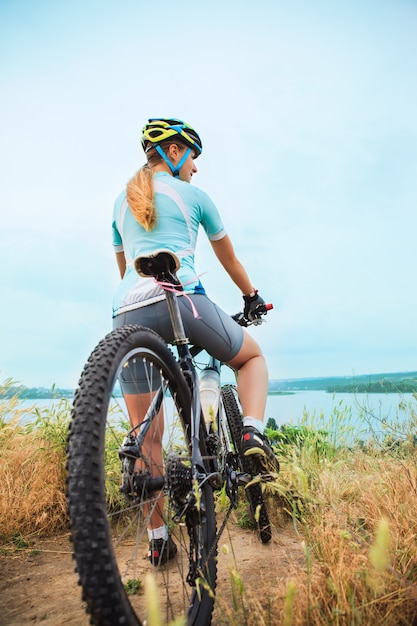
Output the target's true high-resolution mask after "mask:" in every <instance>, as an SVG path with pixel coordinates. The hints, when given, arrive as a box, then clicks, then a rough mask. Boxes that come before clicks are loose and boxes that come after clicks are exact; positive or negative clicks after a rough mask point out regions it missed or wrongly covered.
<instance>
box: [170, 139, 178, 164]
mask: <svg viewBox="0 0 417 626" xmlns="http://www.w3.org/2000/svg"><path fill="white" fill-rule="evenodd" d="M179 156H180V152H179V148H178V146H177V144H176V143H171V144H170V146H169V148H168V157H169V158H170V159H171V161H175V160H176V159H179Z"/></svg>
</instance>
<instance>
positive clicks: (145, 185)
mask: <svg viewBox="0 0 417 626" xmlns="http://www.w3.org/2000/svg"><path fill="white" fill-rule="evenodd" d="M126 198H127V203H128V205H129V207H130V210H131V211H132V215H133V217H134V218H135V220H137V221H138V222H139V224H140V225H141V226H143V228H144V229H145V230H146V231H149V230H152V229H153V228H155V226H156V208H155V200H154V190H153V180H152V169H151V168H150V167H149V166H148V165H147V164H146V165H144V166H143V167H141V168H140V170H138V171H137V172H136V174H135V175H134V176H133V178H131V180H130V181H129V182H128V184H127V189H126Z"/></svg>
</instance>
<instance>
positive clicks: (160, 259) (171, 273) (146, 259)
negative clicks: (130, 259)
mask: <svg viewBox="0 0 417 626" xmlns="http://www.w3.org/2000/svg"><path fill="white" fill-rule="evenodd" d="M134 264H135V270H136V271H137V273H138V274H139V276H143V277H145V278H149V277H150V276H153V277H154V278H155V279H156V280H158V281H161V282H164V281H165V282H168V283H172V284H173V285H177V286H179V285H180V284H181V283H180V281H179V280H178V278H177V270H178V269H179V267H180V260H179V258H178V257H177V255H176V254H174V253H173V252H171V250H157V251H156V252H153V253H152V254H150V255H148V256H138V257H136V259H135V261H134Z"/></svg>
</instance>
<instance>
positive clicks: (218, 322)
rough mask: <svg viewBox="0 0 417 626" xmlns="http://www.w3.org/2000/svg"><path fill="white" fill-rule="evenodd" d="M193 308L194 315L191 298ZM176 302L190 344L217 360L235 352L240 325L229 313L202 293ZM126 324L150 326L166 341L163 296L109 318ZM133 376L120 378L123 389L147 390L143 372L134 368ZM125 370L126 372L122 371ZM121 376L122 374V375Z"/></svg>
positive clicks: (167, 325)
mask: <svg viewBox="0 0 417 626" xmlns="http://www.w3.org/2000/svg"><path fill="white" fill-rule="evenodd" d="M188 298H190V299H191V300H192V303H193V305H194V307H195V310H196V311H197V317H195V316H194V312H193V310H192V306H191V302H190V300H189V299H188ZM178 304H179V307H180V311H181V316H182V321H183V325H184V330H185V333H186V336H187V337H188V339H189V340H190V343H191V345H196V346H199V347H200V348H203V349H204V350H206V351H207V352H208V353H209V354H211V355H212V356H214V357H215V358H216V359H219V361H222V362H223V363H227V362H229V361H231V360H232V359H233V358H234V357H235V356H236V355H237V354H238V352H239V350H240V348H241V347H242V343H243V329H242V327H241V326H239V324H238V323H237V322H235V321H234V320H233V319H232V318H231V317H230V315H228V314H227V313H225V312H224V311H223V310H222V309H220V308H219V307H218V306H217V305H216V304H214V302H212V301H211V300H210V299H209V298H208V297H207V296H206V295H204V294H191V295H189V296H188V297H186V296H179V297H178ZM126 324H139V325H140V326H145V327H147V328H151V329H152V330H154V331H155V332H157V333H158V335H160V336H161V337H162V338H163V339H164V340H165V341H166V342H167V343H172V342H173V341H174V335H173V331H172V325H171V319H170V317H169V312H168V306H167V303H166V301H165V300H161V301H160V302H156V303H155V304H149V305H147V306H142V307H139V308H137V309H133V310H131V311H127V312H126V313H121V314H120V315H117V316H116V317H115V318H114V319H113V328H119V327H120V326H124V325H126ZM136 369H137V371H136V372H135V375H134V378H135V380H134V381H133V380H124V381H123V380H121V384H122V389H123V392H124V393H138V389H139V391H140V392H143V393H144V392H146V391H149V387H148V386H147V382H146V381H145V380H144V378H145V377H144V374H143V376H142V375H141V373H140V371H139V368H136ZM126 373H127V372H126ZM122 378H123V377H122Z"/></svg>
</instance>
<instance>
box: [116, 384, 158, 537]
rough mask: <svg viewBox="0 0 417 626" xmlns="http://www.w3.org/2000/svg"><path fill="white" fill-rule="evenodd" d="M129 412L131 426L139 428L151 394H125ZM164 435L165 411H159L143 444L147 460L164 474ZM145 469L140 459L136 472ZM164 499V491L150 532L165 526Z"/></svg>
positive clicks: (149, 525)
mask: <svg viewBox="0 0 417 626" xmlns="http://www.w3.org/2000/svg"><path fill="white" fill-rule="evenodd" d="M124 399H125V402H126V406H127V410H128V412H129V417H130V424H131V426H132V428H136V427H137V426H139V425H140V424H141V423H142V422H143V420H144V417H145V415H146V411H147V410H148V407H149V405H150V403H151V401H152V394H151V393H139V394H124ZM163 433H164V414H163V409H162V407H161V410H160V411H159V413H158V415H157V416H156V417H155V419H154V421H153V423H152V425H151V427H150V429H149V430H148V432H147V435H146V437H145V440H144V442H143V453H144V455H145V456H146V457H147V458H152V461H153V463H154V465H155V467H159V468H161V470H160V471H161V473H162V463H163V461H162V436H163ZM142 469H144V468H143V461H141V459H138V460H137V461H136V464H135V471H137V472H139V471H141V470H142ZM163 509H164V498H163V491H161V492H160V495H159V497H158V499H157V502H156V503H154V509H153V511H152V514H151V516H150V520H149V524H148V530H153V529H155V528H160V527H161V526H163V525H164V520H163V516H162V515H163Z"/></svg>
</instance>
